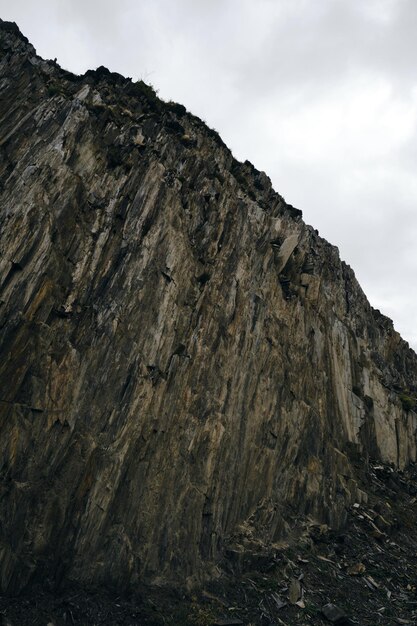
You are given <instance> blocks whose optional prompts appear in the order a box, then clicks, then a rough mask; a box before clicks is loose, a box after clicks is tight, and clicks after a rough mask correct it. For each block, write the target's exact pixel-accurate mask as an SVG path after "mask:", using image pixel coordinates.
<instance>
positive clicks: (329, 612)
mask: <svg viewBox="0 0 417 626" xmlns="http://www.w3.org/2000/svg"><path fill="white" fill-rule="evenodd" d="M321 612H322V613H323V615H324V617H325V618H326V619H327V620H328V621H329V622H331V623H332V624H337V625H339V624H340V625H343V624H349V620H348V617H347V615H346V613H345V612H344V611H342V609H340V608H339V607H338V606H336V605H335V604H331V603H329V604H325V605H324V607H323V608H322V609H321Z"/></svg>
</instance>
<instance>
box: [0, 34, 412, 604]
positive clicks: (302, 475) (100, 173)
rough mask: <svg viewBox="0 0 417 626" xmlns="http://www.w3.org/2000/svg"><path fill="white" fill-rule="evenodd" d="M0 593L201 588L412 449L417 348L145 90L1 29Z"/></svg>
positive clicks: (261, 190) (329, 508) (262, 184)
mask: <svg viewBox="0 0 417 626" xmlns="http://www.w3.org/2000/svg"><path fill="white" fill-rule="evenodd" d="M0 43H1V60H0V76H1V78H0V93H1V99H0V118H1V125H0V181H1V182H0V185H1V187H0V197H1V202H0V208H1V227H0V229H1V236H0V249H1V257H0V276H1V281H2V287H1V294H0V323H1V331H0V342H1V345H0V351H1V361H0V389H1V397H0V407H1V426H0V428H1V438H0V459H1V464H0V465H1V473H2V482H1V499H0V521H1V526H0V529H1V536H0V582H1V588H2V589H3V590H5V591H11V592H14V591H17V590H19V589H21V588H22V587H23V586H24V585H26V584H28V583H30V582H31V581H33V580H34V579H35V578H37V579H38V580H39V578H40V577H51V578H53V579H54V580H55V581H58V582H59V580H61V579H71V578H72V579H77V580H78V581H81V582H83V583H85V584H93V583H94V584H99V583H110V584H112V585H114V586H119V587H129V586H132V585H135V584H136V583H137V581H139V580H147V581H150V582H160V583H164V582H167V583H175V584H182V583H184V582H186V581H187V582H189V583H193V582H198V581H199V580H201V579H203V578H204V577H207V576H214V575H215V574H216V571H217V570H216V568H217V565H218V563H219V561H220V560H221V558H222V555H223V554H224V553H225V551H227V550H229V551H230V552H234V553H236V552H239V551H244V550H251V549H256V548H257V547H258V546H260V545H268V544H271V543H274V542H276V541H278V540H279V539H280V538H281V537H283V536H285V535H286V534H288V532H289V531H290V524H289V522H290V521H291V520H292V519H293V516H294V515H298V516H300V517H302V516H303V515H310V516H311V517H313V518H315V519H317V520H319V521H325V522H327V523H328V524H331V525H333V526H337V525H340V524H343V521H344V516H345V509H346V506H348V505H349V504H351V503H352V502H353V501H361V500H365V499H366V493H365V492H364V491H362V490H360V489H359V488H358V486H357V482H356V480H355V471H354V469H353V465H352V463H351V459H352V458H355V457H357V455H358V454H360V455H364V456H365V457H366V456H370V457H373V458H381V459H382V460H384V461H385V462H391V463H393V464H395V465H398V466H400V467H404V466H405V465H406V464H407V463H408V462H409V461H411V460H415V458H416V437H415V434H416V414H415V412H414V410H413V409H414V407H415V400H414V395H415V393H416V390H417V357H416V355H415V353H414V352H413V351H412V350H411V349H410V348H409V347H408V344H407V343H406V342H404V341H403V340H402V339H401V338H400V336H399V335H398V333H397V332H395V330H394V329H393V326H392V323H391V321H390V320H388V319H387V318H385V317H384V316H383V315H381V314H380V313H379V312H378V311H375V310H373V309H372V308H371V306H370V305H369V303H368V301H367V299H366V297H365V295H364V293H363V292H362V290H361V288H360V286H359V284H358V283H357V281H356V279H355V276H354V274H353V272H352V270H351V269H350V268H349V267H348V266H347V265H346V264H345V263H343V262H342V261H341V260H340V258H339V255H338V251H337V248H335V247H334V246H332V245H330V244H329V243H327V242H326V241H324V240H323V239H322V238H320V237H319V236H318V234H317V232H316V231H314V230H313V229H312V228H311V227H309V226H307V225H306V224H305V223H304V222H303V221H302V218H301V212H300V211H298V210H297V209H294V208H293V207H291V206H290V205H288V204H287V203H286V202H285V201H284V199H283V198H282V197H281V196H280V195H279V194H277V193H276V192H274V191H273V189H272V188H271V183H270V181H269V179H268V177H267V176H266V175H265V174H264V173H262V172H258V171H257V170H256V169H255V168H254V167H253V166H252V165H251V164H250V163H248V162H246V163H244V164H241V163H238V162H237V161H236V160H235V159H234V158H233V156H232V154H231V152H230V151H229V150H228V148H227V147H226V146H225V145H224V143H223V142H222V141H221V139H220V138H219V136H218V135H217V133H215V132H214V131H212V130H210V129H208V128H207V127H206V126H205V125H204V124H203V123H202V122H201V121H200V120H199V119H198V118H196V117H194V116H192V115H191V114H189V113H188V112H187V111H186V110H185V108H184V107H182V106H181V105H177V104H173V103H164V102H161V101H160V100H158V98H157V97H156V96H155V94H154V92H153V91H152V89H151V88H149V87H147V86H146V85H144V84H143V83H132V81H131V80H130V79H125V78H123V77H122V76H120V75H118V74H114V73H110V72H109V71H108V70H106V69H105V68H99V69H98V70H96V71H89V72H87V73H86V74H85V75H84V76H74V75H72V74H71V73H69V72H66V71H64V70H62V69H61V68H60V67H59V66H58V65H57V64H56V63H54V62H50V61H44V60H42V59H40V58H39V57H38V56H36V53H35V50H34V48H33V47H32V46H31V45H30V44H29V43H28V42H27V40H26V39H25V38H24V37H23V36H22V35H21V34H20V32H19V31H18V29H17V27H16V26H15V25H13V24H10V23H7V22H0Z"/></svg>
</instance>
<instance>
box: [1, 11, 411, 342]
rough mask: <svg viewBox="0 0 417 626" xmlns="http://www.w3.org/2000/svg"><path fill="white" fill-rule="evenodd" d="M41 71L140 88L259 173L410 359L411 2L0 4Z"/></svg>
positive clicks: (5, 17)
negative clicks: (203, 125)
mask: <svg viewBox="0 0 417 626" xmlns="http://www.w3.org/2000/svg"><path fill="white" fill-rule="evenodd" d="M0 16H1V17H2V18H3V19H8V20H13V21H16V22H17V24H18V25H19V27H20V29H21V30H22V32H23V33H24V34H25V35H26V36H27V37H28V38H29V40H30V41H31V43H33V45H34V46H35V48H36V49H37V52H38V54H40V55H41V56H43V57H46V58H55V57H57V59H58V62H59V63H60V64H61V65H62V66H63V67H65V68H67V69H70V70H72V71H73V72H77V73H80V72H84V71H85V70H86V69H89V68H95V67H97V66H99V65H105V66H107V67H108V68H109V69H111V70H114V71H118V72H120V73H122V74H124V75H125V76H130V77H132V78H133V79H135V80H136V79H138V78H142V79H143V80H145V81H147V82H151V83H152V84H153V85H154V87H155V88H156V89H158V90H159V95H160V96H161V97H163V98H164V99H166V100H175V101H178V102H181V103H183V104H185V105H186V107H187V108H188V109H189V110H190V111H192V112H193V113H195V114H197V115H199V116H200V117H202V118H203V119H204V120H205V121H206V122H207V123H208V125H209V126H211V127H213V128H216V130H218V131H219V133H220V134H221V136H222V138H223V139H224V141H225V142H226V143H227V144H228V145H229V147H230V148H231V149H232V151H233V153H234V154H235V156H236V157H237V158H239V159H240V160H245V159H249V160H250V161H252V163H254V165H255V166H256V167H257V168H258V169H261V170H264V171H265V172H266V173H267V174H268V175H269V176H270V177H271V179H272V182H273V185H274V187H275V189H276V190H277V191H279V192H280V193H281V194H282V195H283V196H284V197H285V199H286V200H287V202H289V203H291V204H293V205H295V206H297V207H298V208H300V209H302V211H303V213H304V218H305V220H306V222H307V223H309V224H312V225H313V226H314V227H315V228H317V229H318V230H319V231H320V234H321V235H322V236H324V237H326V239H328V240H329V241H330V242H331V243H333V244H335V245H337V246H338V247H339V249H340V253H341V256H342V258H343V259H344V260H345V261H346V262H347V263H349V265H351V266H352V267H353V269H354V270H355V273H356V276H357V278H358V279H359V282H360V283H361V285H362V287H363V289H364V291H365V293H366V294H367V296H368V298H369V299H370V302H371V304H372V305H373V306H374V307H376V308H380V309H381V310H382V312H383V313H385V314H386V315H388V316H389V317H391V318H392V319H393V320H394V324H395V327H396V328H397V330H399V331H400V332H401V334H402V335H403V337H404V338H405V339H406V340H407V341H409V342H410V344H411V345H412V346H413V347H414V349H416V348H417V327H416V324H415V320H416V319H417V281H416V274H417V246H416V240H417V0H118V1H117V2H115V1H114V0H36V1H34V0H13V1H11V0H0Z"/></svg>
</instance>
